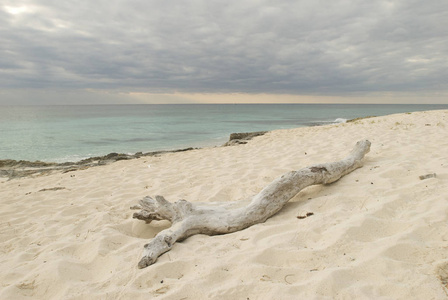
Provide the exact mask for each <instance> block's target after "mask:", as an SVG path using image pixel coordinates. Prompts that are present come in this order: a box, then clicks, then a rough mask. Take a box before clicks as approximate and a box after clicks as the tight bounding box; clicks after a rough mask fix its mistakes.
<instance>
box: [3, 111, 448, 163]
mask: <svg viewBox="0 0 448 300" xmlns="http://www.w3.org/2000/svg"><path fill="white" fill-rule="evenodd" d="M432 109H448V105H360V104H223V105H221V104H185V105H183V104H178V105H101V106H94V105H92V106H87V105H86V106H0V159H16V160H31V161H34V160H42V161H56V162H64V161H78V160H81V159H84V158H87V157H92V156H99V155H106V154H108V153H111V152H119V153H135V152H139V151H141V152H150V151H156V150H173V149H180V148H186V147H202V146H215V145H221V144H223V143H224V142H225V141H227V139H228V137H229V134H230V133H232V132H250V131H261V130H273V129H280V128H293V127H302V126H311V125H318V124H328V123H332V122H336V120H337V119H340V120H337V121H338V122H339V121H342V120H341V119H352V118H357V117H364V116H370V115H375V116H380V115H387V114H392V113H400V112H411V111H421V110H432Z"/></svg>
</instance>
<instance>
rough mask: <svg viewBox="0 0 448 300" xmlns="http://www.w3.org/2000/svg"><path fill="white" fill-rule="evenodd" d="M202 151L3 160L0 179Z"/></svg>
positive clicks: (247, 136)
mask: <svg viewBox="0 0 448 300" xmlns="http://www.w3.org/2000/svg"><path fill="white" fill-rule="evenodd" d="M267 132H268V131H255V132H243V133H231V134H230V136H229V140H228V141H227V142H226V143H224V144H223V145H221V146H215V147H227V146H234V145H240V144H246V143H247V142H248V141H249V140H251V139H252V138H254V137H256V136H260V135H264V134H266V133H267ZM199 149H203V148H200V147H188V148H183V149H175V150H162V151H152V152H146V153H143V152H137V153H135V154H125V153H115V152H112V153H109V154H106V155H103V156H95V157H90V158H86V159H83V160H80V161H78V162H63V163H56V162H43V161H39V160H38V161H27V160H13V159H5V160H0V178H1V177H7V178H8V179H9V180H11V179H15V178H21V177H27V176H34V175H36V174H37V175H49V174H51V173H53V172H62V173H67V172H73V171H77V170H85V169H87V168H91V167H97V166H104V165H108V164H111V163H114V162H117V161H121V160H131V159H138V158H141V157H148V156H159V155H162V154H167V153H178V152H186V151H191V150H199Z"/></svg>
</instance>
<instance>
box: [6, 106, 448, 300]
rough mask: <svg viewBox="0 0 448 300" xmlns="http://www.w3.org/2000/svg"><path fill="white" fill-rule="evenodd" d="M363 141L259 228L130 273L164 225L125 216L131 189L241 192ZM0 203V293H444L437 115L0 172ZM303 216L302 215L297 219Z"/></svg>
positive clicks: (447, 184)
mask: <svg viewBox="0 0 448 300" xmlns="http://www.w3.org/2000/svg"><path fill="white" fill-rule="evenodd" d="M364 138H367V139H369V140H370V141H371V142H372V148H371V151H370V153H369V154H367V156H366V159H365V164H364V167H363V168H361V169H358V170H356V171H354V172H353V173H351V174H348V175H347V176H345V177H343V178H342V179H341V180H339V181H337V182H336V183H333V184H330V185H325V186H323V185H319V186H313V187H309V188H307V189H305V190H303V191H302V192H301V193H299V194H298V195H297V196H296V197H295V198H294V199H292V200H291V201H290V202H289V203H288V204H287V205H286V206H285V207H284V209H283V210H281V211H280V212H279V213H278V214H277V215H275V216H274V217H272V218H271V219H269V220H268V221H266V222H265V223H263V224H258V225H254V226H252V227H250V228H248V229H246V230H243V231H240V232H237V233H233V234H228V235H222V236H212V237H209V236H204V235H197V236H193V237H191V238H188V239H187V240H185V241H183V242H181V243H178V244H176V245H175V246H174V248H173V249H172V250H171V251H170V252H168V253H166V254H164V255H162V256H161V257H160V258H159V259H158V261H157V262H156V263H155V264H154V265H152V266H150V267H148V268H146V269H142V270H140V269H137V263H138V261H139V259H140V255H141V252H142V247H143V245H144V244H145V243H146V242H147V241H148V240H149V239H150V238H152V237H153V236H154V235H155V234H156V233H157V232H159V231H160V230H162V229H164V228H167V227H168V226H169V223H167V222H159V223H155V224H151V225H146V224H144V223H143V222H141V221H138V220H134V219H132V211H131V210H130V209H129V207H130V206H131V205H134V204H136V203H137V201H138V200H139V199H140V198H142V197H144V196H146V195H157V194H160V195H164V196H165V197H166V199H168V200H170V201H175V200H177V199H180V198H184V199H187V200H189V201H202V202H207V201H210V202H211V201H237V200H239V199H245V198H248V197H251V196H253V195H254V194H256V193H258V192H259V191H260V190H261V189H262V188H263V187H264V186H265V185H266V184H268V183H269V182H271V181H272V180H273V179H275V178H276V177H278V176H279V175H281V174H283V173H285V172H288V171H290V170H295V169H300V168H302V167H306V166H308V165H312V164H316V163H324V162H329V161H335V160H338V159H341V158H342V157H344V156H345V155H346V154H347V153H348V152H349V151H350V150H351V149H352V147H353V145H354V144H355V143H356V141H358V140H360V139H364ZM432 173H435V174H436V177H435V178H429V179H424V180H421V179H420V178H419V176H420V175H425V174H432ZM0 201H1V209H0V253H1V256H0V266H1V272H0V299H31V298H32V299H151V298H157V299H446V298H448V296H447V295H448V294H447V293H448V289H447V287H448V285H447V284H448V111H432V112H415V113H410V114H397V115H391V116H385V117H378V118H369V119H363V120H358V121H356V122H352V123H344V124H338V125H329V126H320V127H308V128H298V129H288V130H277V131H272V132H269V133H267V134H266V135H264V136H260V137H256V138H254V139H253V140H252V141H250V142H249V143H248V144H245V145H238V146H230V147H216V148H205V149H199V150H193V151H188V152H182V153H168V154H164V155H160V156H158V157H144V158H140V159H135V160H130V161H119V162H116V163H113V164H111V165H106V166H100V167H95V168H90V169H86V170H78V171H74V172H68V173H55V174H52V175H48V176H38V177H34V178H20V179H13V180H9V181H8V180H7V179H6V178H3V179H1V178H0ZM303 212H312V213H313V215H311V216H309V217H307V218H304V219H298V218H297V216H298V215H299V214H300V213H303Z"/></svg>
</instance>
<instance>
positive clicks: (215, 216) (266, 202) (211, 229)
mask: <svg viewBox="0 0 448 300" xmlns="http://www.w3.org/2000/svg"><path fill="white" fill-rule="evenodd" d="M369 150H370V142H369V141H368V140H362V141H359V142H358V143H357V144H356V146H355V147H354V149H353V150H352V151H351V152H350V154H349V155H348V156H347V157H346V158H344V159H342V160H340V161H337V162H331V163H325V164H318V165H313V166H310V167H307V168H303V169H300V170H298V171H291V172H289V173H286V174H284V175H283V176H281V177H279V178H277V179H275V180H274V181H273V182H272V183H270V184H269V185H267V186H266V187H265V188H264V189H263V190H262V191H261V192H260V193H258V194H257V195H255V196H254V197H253V198H252V201H250V202H249V203H248V204H246V203H245V202H244V203H243V202H241V201H237V202H232V203H224V204H223V203H191V202H188V201H185V200H179V201H177V202H174V203H170V202H168V201H167V200H165V198H163V197H162V196H156V197H155V199H153V198H151V197H149V196H147V197H145V198H143V199H142V200H140V204H139V205H136V206H134V207H131V208H132V209H139V210H140V211H139V212H136V213H134V215H133V217H134V218H136V219H140V220H143V221H145V222H146V223H150V222H151V221H153V220H168V221H170V222H171V223H172V226H171V227H170V228H168V229H165V230H163V231H161V232H159V233H158V234H157V235H156V236H155V237H154V238H153V239H152V240H151V241H150V242H149V243H148V244H146V245H145V246H144V250H143V257H142V259H141V260H140V262H139V263H138V267H139V268H145V267H147V266H149V265H151V264H153V263H154V262H155V261H156V260H157V258H158V257H159V256H160V255H162V254H163V253H165V252H167V251H169V250H170V249H171V248H172V247H173V245H174V243H175V242H176V241H180V240H183V239H186V238H187V237H189V236H192V235H195V234H207V235H215V234H225V233H231V232H235V231H239V230H242V229H244V228H247V227H249V226H252V225H254V224H258V223H262V222H264V221H266V220H267V219H268V218H269V217H271V216H273V215H274V214H276V213H277V212H278V211H279V210H280V209H281V208H282V207H283V206H284V205H285V204H286V203H287V202H288V201H289V200H290V199H292V198H293V197H294V196H295V195H297V193H299V192H300V191H301V190H302V189H304V188H305V187H308V186H310V185H315V184H327V183H332V182H334V181H336V180H338V179H339V178H341V177H343V176H344V175H346V174H348V173H350V172H352V171H353V170H355V169H357V168H359V167H361V166H362V159H363V158H364V156H365V154H366V153H368V152H369Z"/></svg>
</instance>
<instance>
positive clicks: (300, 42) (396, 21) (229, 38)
mask: <svg viewBox="0 0 448 300" xmlns="http://www.w3.org/2000/svg"><path fill="white" fill-rule="evenodd" d="M3 3H6V4H3V7H2V8H1V10H0V54H1V55H0V88H1V89H2V90H4V91H6V90H7V91H17V90H23V89H29V90H35V89H38V90H52V89H57V90H70V91H76V90H77V89H94V90H111V91H117V92H118V91H120V92H150V93H173V92H181V93H279V94H315V95H348V94H353V93H361V94H362V93H371V92H409V93H412V92H421V93H426V94H433V93H435V94H437V93H442V94H443V93H446V92H447V84H446V81H447V78H448V56H447V53H448V35H447V29H446V28H448V2H446V1H435V0H428V1H409V0H406V1H405V0H403V1H362V0H361V1H341V0H336V1H314V0H306V1H281V0H276V1H147V0H134V1H129V0H127V1H124V0H123V1H80V0H76V1H74V0H73V1H69V0H58V1H56V0H53V1H52V0H41V1H18V0H15V1H3ZM117 101H119V100H117Z"/></svg>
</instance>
